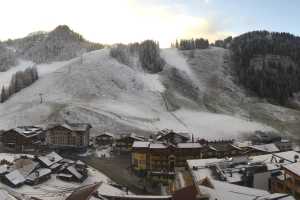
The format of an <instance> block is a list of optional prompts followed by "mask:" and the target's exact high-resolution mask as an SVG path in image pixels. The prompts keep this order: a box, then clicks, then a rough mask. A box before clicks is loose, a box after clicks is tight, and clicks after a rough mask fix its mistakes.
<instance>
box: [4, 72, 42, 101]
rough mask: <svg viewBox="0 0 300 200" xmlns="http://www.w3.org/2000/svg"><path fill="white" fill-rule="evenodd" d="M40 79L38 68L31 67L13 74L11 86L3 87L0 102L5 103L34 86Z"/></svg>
mask: <svg viewBox="0 0 300 200" xmlns="http://www.w3.org/2000/svg"><path fill="white" fill-rule="evenodd" d="M38 78H39V75H38V71H37V68H36V67H29V68H27V69H25V70H24V71H18V72H17V73H15V74H13V76H12V78H11V80H10V83H9V85H8V86H2V89H1V95H0V97H1V98H0V102H1V103H3V102H5V101H6V100H8V99H9V98H10V97H11V96H12V95H14V94H16V93H17V92H19V91H20V90H22V89H24V88H26V87H28V86H30V85H31V84H33V83H34V82H35V81H36V80H38Z"/></svg>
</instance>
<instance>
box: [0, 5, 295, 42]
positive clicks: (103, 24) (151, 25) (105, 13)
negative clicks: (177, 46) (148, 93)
mask: <svg viewBox="0 0 300 200" xmlns="http://www.w3.org/2000/svg"><path fill="white" fill-rule="evenodd" d="M0 7H1V11H0V24H1V29H0V40H6V39H8V38H11V39H15V38H20V37H24V36H26V35H28V34H29V33H32V32H35V31H40V30H42V31H51V30H53V29H54V28H55V27H56V26H58V25H62V24H66V25H68V26H69V27H70V28H71V29H73V30H74V31H76V32H78V33H80V34H82V35H83V36H84V37H85V38H86V39H88V40H90V41H94V42H100V43H105V44H113V43H130V42H135V41H142V40H145V39H154V40H156V41H159V42H160V45H161V46H162V47H168V46H169V45H170V43H171V42H174V41H175V40H176V38H178V39H180V38H192V37H193V38H196V37H203V38H207V39H209V41H210V42H213V41H215V40H217V39H224V38H225V37H227V36H230V35H232V36H236V35H239V34H242V33H244V32H248V31H253V30H262V29H264V30H270V31H281V32H283V31H284V32H291V33H293V34H296V35H300V26H299V22H298V21H297V20H298V19H300V12H298V10H299V8H300V1H299V0H26V1H25V0H24V1H23V0H1V1H0Z"/></svg>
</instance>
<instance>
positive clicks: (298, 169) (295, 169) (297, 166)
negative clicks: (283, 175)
mask: <svg viewBox="0 0 300 200" xmlns="http://www.w3.org/2000/svg"><path fill="white" fill-rule="evenodd" d="M283 167H284V168H285V169H286V170H288V171H290V172H292V173H293V174H295V175H297V176H300V163H299V162H297V163H293V164H288V165H284V166H283Z"/></svg>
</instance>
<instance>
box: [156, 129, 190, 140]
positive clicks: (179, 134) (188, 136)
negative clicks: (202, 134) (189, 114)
mask: <svg viewBox="0 0 300 200" xmlns="http://www.w3.org/2000/svg"><path fill="white" fill-rule="evenodd" d="M169 134H175V135H178V136H180V137H183V138H186V139H188V140H189V139H190V134H189V133H183V132H174V131H173V130H170V129H164V130H161V131H159V132H158V133H157V134H156V139H157V140H159V139H161V138H162V137H164V136H166V135H169Z"/></svg>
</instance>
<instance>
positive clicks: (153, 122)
mask: <svg viewBox="0 0 300 200" xmlns="http://www.w3.org/2000/svg"><path fill="white" fill-rule="evenodd" d="M192 54H193V55H192ZM161 55H162V57H163V58H164V59H165V60H166V62H167V65H166V66H165V68H164V70H163V71H162V72H160V73H158V74H148V73H145V72H142V71H141V70H137V69H135V68H134V67H130V66H127V65H123V64H121V63H119V62H118V61H116V60H115V59H113V58H111V57H110V56H109V49H102V50H97V51H92V52H89V53H86V54H84V55H83V56H80V57H77V58H74V59H72V60H70V61H66V62H57V63H52V64H42V65H38V66H37V67H38V70H39V72H40V74H41V75H42V76H41V78H40V79H39V80H38V81H37V82H36V83H34V84H33V85H32V86H30V87H28V88H26V89H24V90H22V91H21V92H19V93H18V94H16V95H14V96H13V97H12V98H11V99H10V100H8V101H7V102H5V103H4V104H1V105H0V128H1V129H6V128H10V127H14V126H16V125H26V124H43V123H48V122H53V121H60V122H64V121H69V122H89V123H91V124H92V125H93V127H94V128H95V129H94V131H101V130H106V131H111V132H115V133H123V132H129V131H137V130H139V132H140V133H141V134H146V133H149V132H153V131H157V130H160V129H163V128H170V129H174V130H178V131H188V132H191V133H193V134H195V136H197V137H208V138H212V139H213V138H216V137H217V138H231V137H237V136H239V135H240V134H241V133H248V132H252V131H255V130H260V129H264V130H271V129H272V127H273V128H275V129H277V130H280V129H279V127H277V126H276V125H274V124H275V122H277V121H280V120H282V119H284V120H288V123H291V122H293V121H295V120H296V121H297V120H298V119H299V114H298V112H296V111H291V112H290V111H289V110H288V109H285V108H281V107H277V106H271V105H269V104H265V103H263V102H260V101H259V100H257V99H253V98H248V97H246V95H245V92H244V91H243V90H242V89H240V88H239V87H237V86H236V85H235V84H234V83H233V81H232V77H231V75H230V62H229V61H227V60H226V56H227V55H228V52H227V50H224V49H221V48H211V49H207V50H196V51H184V52H179V51H177V50H176V49H164V50H162V52H161ZM224 60H225V62H224ZM20 63H21V64H20V65H19V66H18V67H17V68H22V67H23V66H24V65H30V64H31V63H30V62H27V61H22V62H20ZM14 70H15V68H13V69H11V70H10V71H14ZM10 71H8V72H6V73H4V74H0V79H1V82H2V83H3V82H5V79H6V77H8V76H9V73H10ZM40 94H42V97H43V100H44V102H43V103H42V104H40ZM254 109H256V110H257V112H256V111H255V110H254ZM254 111H255V113H252V112H254ZM259 112H263V115H258V116H256V113H259ZM290 113H292V114H293V117H292V116H290V117H289V118H286V117H285V116H286V115H289V114H290ZM266 124H268V125H266Z"/></svg>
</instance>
